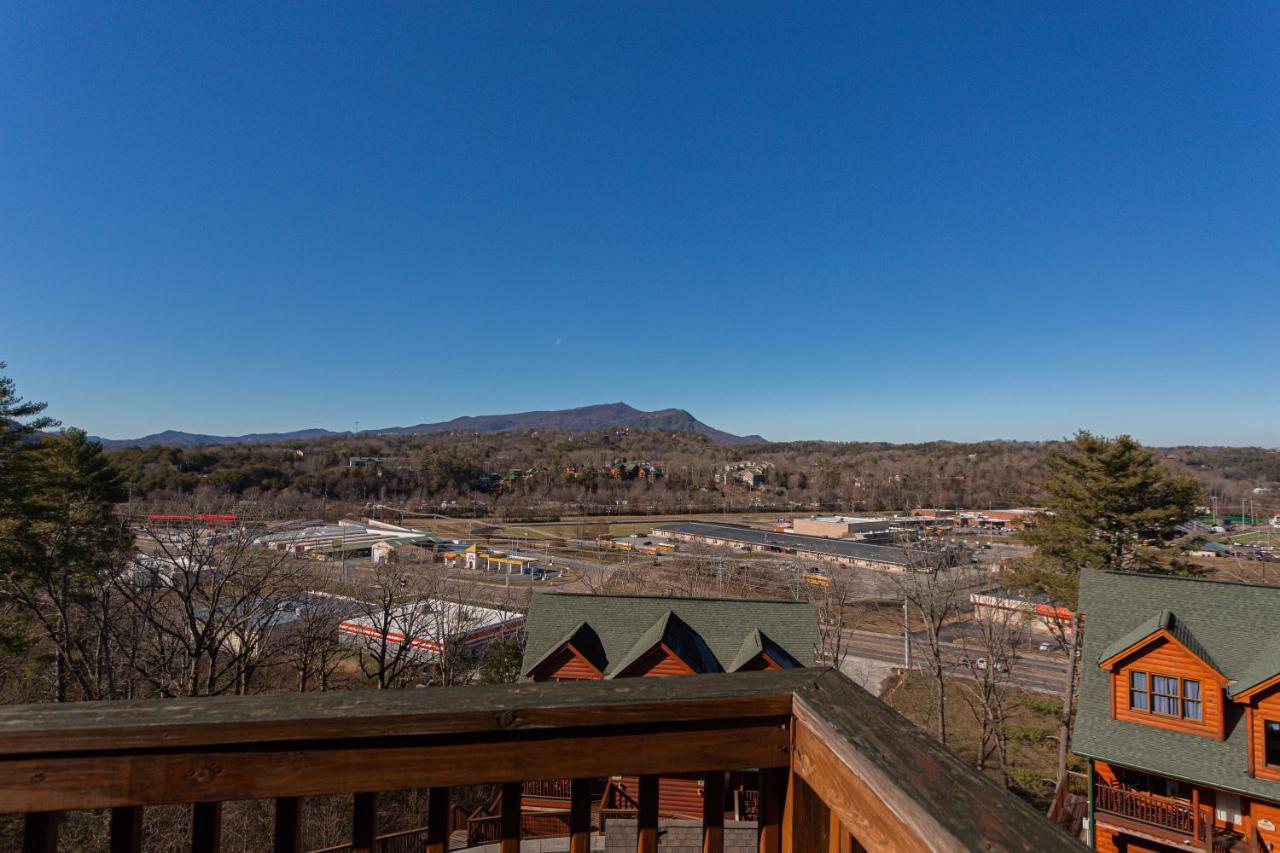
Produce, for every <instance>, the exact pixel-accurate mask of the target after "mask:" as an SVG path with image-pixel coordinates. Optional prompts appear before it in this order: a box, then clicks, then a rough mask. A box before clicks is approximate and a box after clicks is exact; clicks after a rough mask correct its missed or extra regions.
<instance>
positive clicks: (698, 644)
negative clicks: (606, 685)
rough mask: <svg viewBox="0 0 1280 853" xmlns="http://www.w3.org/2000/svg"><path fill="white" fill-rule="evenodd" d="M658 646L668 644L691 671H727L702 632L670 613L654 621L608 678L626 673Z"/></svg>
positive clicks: (612, 668)
mask: <svg viewBox="0 0 1280 853" xmlns="http://www.w3.org/2000/svg"><path fill="white" fill-rule="evenodd" d="M658 643H666V645H667V648H669V649H671V651H673V652H675V653H676V655H677V656H678V657H679V658H680V659H681V660H682V661H684V662H685V663H687V664H689V668H690V669H692V670H693V671H694V672H724V667H723V666H721V665H720V661H718V660H716V656H715V655H714V654H712V653H711V649H709V648H707V644H706V642H704V641H703V639H702V637H700V636H698V632H696V631H694V630H693V629H692V628H690V627H689V625H688V623H686V622H685V621H684V620H683V619H681V618H680V617H679V616H677V615H676V614H675V612H674V611H672V610H668V611H667V612H666V613H664V614H662V615H661V616H659V617H658V621H657V622H654V623H653V626H652V627H650V628H649V630H648V631H645V632H644V633H643V634H641V635H640V639H638V640H636V642H635V645H633V646H632V647H631V650H630V651H629V652H627V653H626V654H625V655H623V656H622V660H620V661H618V662H617V663H616V664H614V665H613V666H612V667H611V668H610V672H609V674H608V676H606V677H607V678H616V677H617V676H619V675H621V674H622V673H624V672H626V670H627V667H629V666H631V664H633V663H635V662H636V661H638V660H639V659H640V658H641V657H643V656H644V653H645V652H647V651H649V650H650V649H652V648H653V647H654V646H656V645H657V644H658Z"/></svg>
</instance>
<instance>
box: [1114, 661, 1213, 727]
mask: <svg viewBox="0 0 1280 853" xmlns="http://www.w3.org/2000/svg"><path fill="white" fill-rule="evenodd" d="M1129 707H1130V708H1132V709H1133V710H1135V711H1147V712H1149V713H1155V714H1162V715H1164V716H1166V717H1175V718H1177V719H1181V720H1189V721H1191V722H1193V723H1199V722H1203V721H1204V702H1203V699H1202V698H1201V695H1200V682H1199V681H1195V680H1193V679H1190V678H1175V677H1174V676H1172V675H1155V674H1154V673H1149V672H1139V671H1137V670H1134V671H1131V672H1130V673H1129Z"/></svg>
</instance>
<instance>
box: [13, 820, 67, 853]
mask: <svg viewBox="0 0 1280 853" xmlns="http://www.w3.org/2000/svg"><path fill="white" fill-rule="evenodd" d="M61 818H62V814H61V812H27V814H26V816H25V817H24V819H23V827H22V853H57V850H58V823H59V821H60V820H61Z"/></svg>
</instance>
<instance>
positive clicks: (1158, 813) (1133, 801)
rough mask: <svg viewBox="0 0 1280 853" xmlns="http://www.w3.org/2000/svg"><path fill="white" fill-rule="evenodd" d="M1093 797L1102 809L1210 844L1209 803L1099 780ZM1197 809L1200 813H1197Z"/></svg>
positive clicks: (1210, 820) (1100, 809)
mask: <svg viewBox="0 0 1280 853" xmlns="http://www.w3.org/2000/svg"><path fill="white" fill-rule="evenodd" d="M1093 797H1094V808H1095V809H1097V810H1098V811H1102V812H1109V813H1111V814H1114V815H1119V816H1120V817H1124V818H1128V819H1129V820H1136V821H1139V822H1141V823H1147V824H1151V825H1152V826H1158V827H1160V828H1162V829H1166V830H1169V831H1171V832H1175V833H1177V834H1179V835H1185V836H1187V837H1188V838H1190V839H1194V840H1195V841H1197V842H1198V843H1200V844H1201V845H1202V846H1203V845H1207V844H1209V843H1210V840H1211V836H1212V834H1213V811H1212V810H1211V809H1209V808H1207V807H1205V806H1194V805H1192V804H1191V803H1188V802H1186V801H1185V800H1179V799H1175V798H1173V797H1161V796H1159V795H1157V794H1148V793H1145V792H1143V791H1133V790H1130V789H1128V788H1121V787H1117V786H1114V785H1108V784H1106V783H1105V782H1098V781H1095V782H1094V786H1093ZM1197 808H1198V809H1199V812H1200V813H1199V815H1197V814H1196V810H1197ZM1197 818H1198V819H1197Z"/></svg>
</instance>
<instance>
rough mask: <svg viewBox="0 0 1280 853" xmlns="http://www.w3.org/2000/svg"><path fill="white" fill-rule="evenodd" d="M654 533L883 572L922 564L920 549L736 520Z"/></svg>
mask: <svg viewBox="0 0 1280 853" xmlns="http://www.w3.org/2000/svg"><path fill="white" fill-rule="evenodd" d="M653 533H654V535H655V536H666V537H668V538H670V539H678V540H681V541H685V542H701V543H703V544H705V545H721V546H726V547H730V548H739V549H743V550H749V551H775V552H781V553H785V554H796V555H800V556H804V557H808V558H812V559H815V560H823V561H825V562H829V563H834V564H836V565H839V566H855V567H858V568H864V569H876V570H877V571H884V572H902V571H906V570H908V569H909V568H911V567H912V566H913V565H921V566H922V564H923V559H922V558H921V555H919V552H915V551H912V550H910V549H907V548H901V547H898V546H895V545H872V544H870V543H867V542H859V541H855V540H849V539H829V538H827V537H824V536H805V535H802V534H798V533H779V532H775V531H772V530H760V529H758V528H755V527H745V526H741V525H737V524H711V523H708V522H702V521H690V522H685V523H683V524H668V525H663V526H662V527H655V528H654V530H653Z"/></svg>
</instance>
